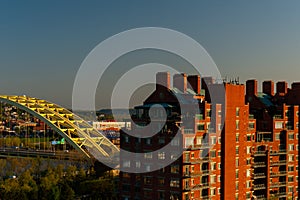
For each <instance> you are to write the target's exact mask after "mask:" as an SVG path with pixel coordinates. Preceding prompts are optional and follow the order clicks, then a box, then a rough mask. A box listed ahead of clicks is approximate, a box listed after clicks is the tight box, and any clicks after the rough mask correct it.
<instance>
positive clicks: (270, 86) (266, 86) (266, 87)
mask: <svg viewBox="0 0 300 200" xmlns="http://www.w3.org/2000/svg"><path fill="white" fill-rule="evenodd" d="M263 93H265V94H268V95H271V96H274V82H273V81H264V82H263Z"/></svg>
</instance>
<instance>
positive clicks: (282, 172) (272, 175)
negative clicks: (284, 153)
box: [270, 171, 287, 177]
mask: <svg viewBox="0 0 300 200" xmlns="http://www.w3.org/2000/svg"><path fill="white" fill-rule="evenodd" d="M286 175H287V172H286V171H279V172H271V173H270V176H271V177H276V176H286Z"/></svg>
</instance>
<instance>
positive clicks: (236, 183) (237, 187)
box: [235, 181, 239, 191]
mask: <svg viewBox="0 0 300 200" xmlns="http://www.w3.org/2000/svg"><path fill="white" fill-rule="evenodd" d="M235 190H236V191H238V190H239V182H238V181H237V182H235Z"/></svg>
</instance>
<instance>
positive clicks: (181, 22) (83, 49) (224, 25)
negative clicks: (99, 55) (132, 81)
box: [0, 0, 300, 106]
mask: <svg viewBox="0 0 300 200" xmlns="http://www.w3.org/2000/svg"><path fill="white" fill-rule="evenodd" d="M299 8H300V1H296V0H295V1H293V0H291V1H278V0H265V1H188V2H187V3H182V2H181V1H178V2H177V1H164V2H161V1H140V0H139V1H119V2H116V1H83V0H82V1H76V0H74V1H71V0H69V1H58V0H57V1H38V0H36V1H30V0H28V1H9V0H7V1H5V0H3V1H0V67H1V68H0V69H1V71H0V94H19V95H21V94H27V95H30V96H35V97H40V98H45V99H48V100H50V101H54V102H56V103H59V104H62V105H64V106H70V105H71V96H72V86H73V81H74V78H75V75H76V72H77V70H78V68H79V66H80V64H81V62H82V61H83V59H84V58H85V56H86V55H87V53H89V52H90V51H91V50H92V49H93V48H94V47H95V46H96V45H97V44H98V43H99V42H101V41H103V40H104V39H106V38H107V37H109V36H112V35H114V34H116V33H119V32H121V31H124V30H127V29H131V28H136V27H146V26H157V27H165V28H171V29H174V30H177V31H180V32H183V33H185V34H187V35H189V36H190V37H192V38H194V39H195V40H197V41H198V42H199V43H200V44H202V45H203V46H204V47H205V48H206V50H207V51H208V52H209V54H210V55H211V56H212V58H213V59H214V61H215V62H216V64H217V65H218V67H219V69H220V71H221V74H222V75H223V76H228V77H237V76H239V77H240V80H242V81H245V80H247V79H250V78H257V79H258V80H259V81H261V80H265V79H273V80H275V81H277V80H287V81H288V82H290V83H291V82H293V81H300V68H299V67H300V12H299Z"/></svg>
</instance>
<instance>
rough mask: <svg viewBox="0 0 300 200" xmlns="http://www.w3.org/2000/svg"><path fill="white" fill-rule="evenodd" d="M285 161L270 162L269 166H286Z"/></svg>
mask: <svg viewBox="0 0 300 200" xmlns="http://www.w3.org/2000/svg"><path fill="white" fill-rule="evenodd" d="M286 164H287V163H286V160H279V161H272V162H271V166H277V165H286Z"/></svg>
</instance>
